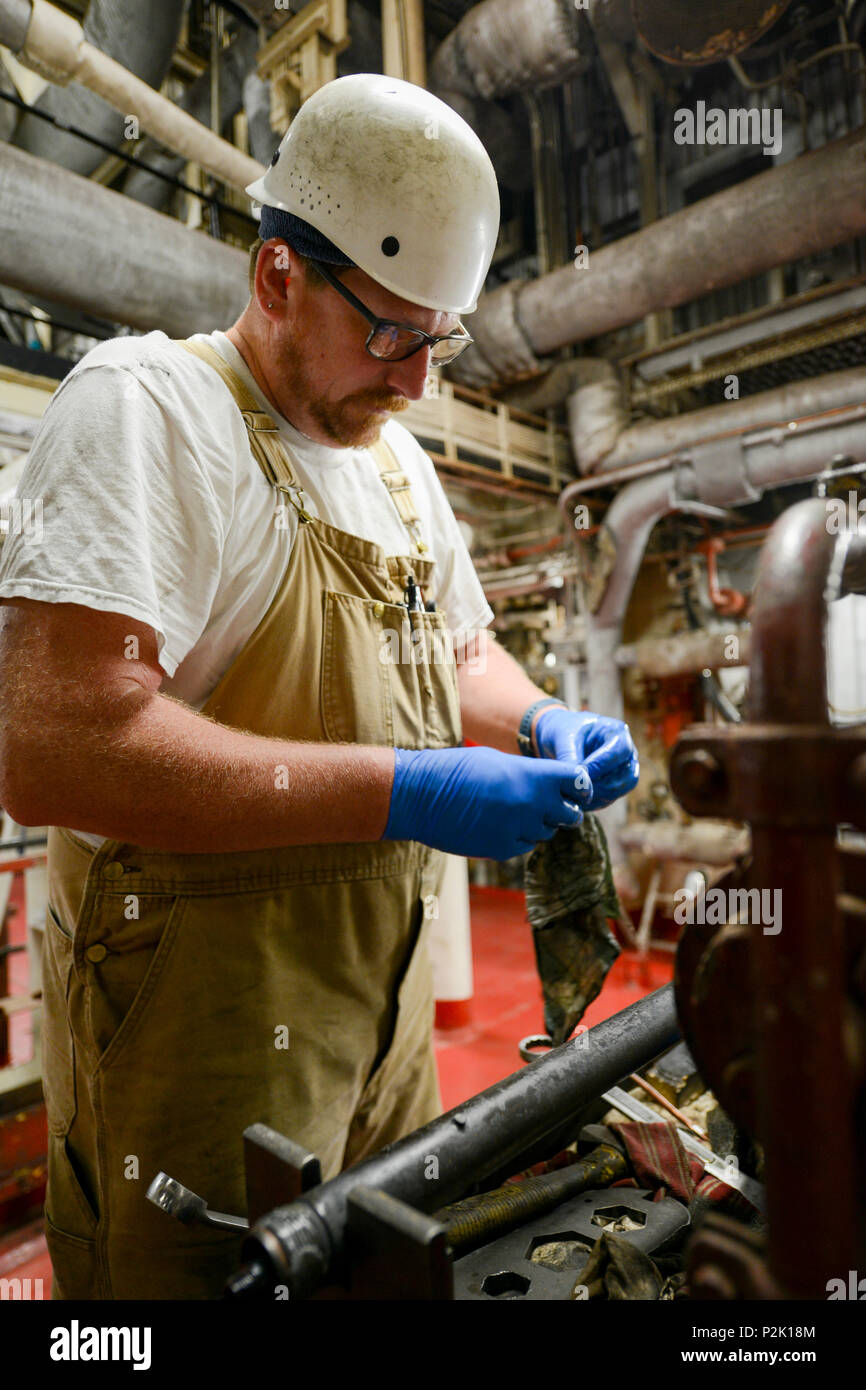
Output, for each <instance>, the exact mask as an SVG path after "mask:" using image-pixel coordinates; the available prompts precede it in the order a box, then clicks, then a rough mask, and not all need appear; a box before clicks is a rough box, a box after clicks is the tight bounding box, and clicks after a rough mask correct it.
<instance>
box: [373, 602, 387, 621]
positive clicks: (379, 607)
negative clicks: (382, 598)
mask: <svg viewBox="0 0 866 1390" xmlns="http://www.w3.org/2000/svg"><path fill="white" fill-rule="evenodd" d="M373 612H374V613H375V615H376V617H377V618H381V616H382V614H383V613H384V612H385V605H384V603H378V602H377V603H374V604H373Z"/></svg>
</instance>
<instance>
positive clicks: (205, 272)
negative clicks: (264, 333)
mask: <svg viewBox="0 0 866 1390" xmlns="http://www.w3.org/2000/svg"><path fill="white" fill-rule="evenodd" d="M44 227H49V228H57V229H58V234H59V231H60V230H61V229H62V246H61V248H60V251H58V241H57V238H56V237H55V236H39V235H36V234H35V232H34V229H37V230H38V229H39V228H44ZM99 247H110V248H111V254H110V255H108V254H106V255H102V256H99V257H97V258H96V259H97V260H98V271H99V273H98V274H95V273H94V266H95V264H96V261H95V259H94V257H95V249H96V248H99ZM247 265H248V257H247V254H246V252H245V251H240V250H238V249H236V248H235V247H232V246H228V245H226V244H225V243H224V242H221V241H216V240H214V239H212V238H205V237H204V236H203V234H202V233H201V232H195V231H191V230H190V229H189V228H187V227H185V226H184V225H183V224H182V223H180V222H177V221H176V220H175V219H174V218H172V217H166V216H164V215H163V214H162V213H158V212H153V211H152V210H151V209H150V208H146V207H142V206H141V204H140V203H135V202H133V201H132V199H130V198H125V197H124V196H123V194H122V193H115V192H113V190H111V189H109V188H103V187H102V185H101V184H98V183H94V182H93V181H92V180H90V179H84V178H82V177H81V175H80V174H70V173H68V172H67V170H65V169H61V168H60V167H59V166H58V165H56V164H49V163H48V162H47V161H46V160H44V159H36V158H34V156H33V155H30V154H25V153H24V151H23V150H17V149H14V148H13V147H12V146H11V145H0V283H2V284H5V285H10V286H12V288H14V289H18V290H22V291H23V292H25V293H30V294H39V295H44V296H46V297H47V298H49V299H53V300H57V301H58V302H59V303H61V304H67V305H70V306H71V307H73V308H76V309H82V310H85V311H86V312H88V313H89V314H91V315H95V316H97V317H102V318H105V319H108V320H109V321H111V322H115V323H122V324H128V325H129V326H130V327H131V328H138V329H141V330H142V331H144V332H147V331H149V330H150V329H153V328H159V329H162V330H163V331H164V332H165V333H168V334H170V335H172V336H175V337H184V336H186V335H187V334H189V333H208V332H212V331H213V330H214V329H215V328H224V327H225V326H226V324H230V323H233V322H234V320H235V319H236V318H237V316H238V314H239V313H240V312H241V311H242V309H243V307H244V305H245V304H246V302H247V300H248V298H249V286H248V284H247Z"/></svg>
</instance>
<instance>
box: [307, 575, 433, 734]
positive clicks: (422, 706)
mask: <svg viewBox="0 0 866 1390" xmlns="http://www.w3.org/2000/svg"><path fill="white" fill-rule="evenodd" d="M324 603H325V612H324V633H323V638H322V679H321V701H322V722H323V725H324V728H325V730H326V732H327V735H328V738H329V739H331V740H332V742H335V743H369V744H386V745H387V744H390V745H391V746H396V747H398V748H448V747H452V746H453V745H454V742H455V739H454V736H453V732H452V730H457V731H458V734H457V737H458V738H459V729H460V701H459V696H458V691H457V678H456V667H455V664H454V659H453V651H452V649H451V646H450V642H451V635H450V632H449V630H448V627H447V625H446V619H445V614H444V613H442V612H434V613H426V612H413V613H409V612H407V610H406V607H405V605H403V604H398V603H385V602H383V601H381V600H374V599H371V598H362V597H359V596H357V595H354V594H343V593H337V592H335V591H334V590H326V591H325V595H324Z"/></svg>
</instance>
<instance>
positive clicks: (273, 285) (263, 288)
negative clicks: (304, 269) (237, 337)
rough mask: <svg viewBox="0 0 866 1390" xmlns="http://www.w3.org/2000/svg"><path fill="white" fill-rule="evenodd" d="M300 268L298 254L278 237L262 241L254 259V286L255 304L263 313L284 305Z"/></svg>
mask: <svg viewBox="0 0 866 1390" xmlns="http://www.w3.org/2000/svg"><path fill="white" fill-rule="evenodd" d="M300 267H301V262H300V260H299V258H298V255H297V253H296V252H295V251H293V250H292V248H291V246H289V245H288V244H287V242H285V241H283V239H282V238H281V237H271V238H270V240H269V241H266V242H265V243H264V245H263V246H262V248H261V250H260V251H259V256H258V260H257V261H256V289H255V297H256V300H257V302H258V306H259V308H260V309H261V310H262V312H263V313H264V314H267V315H268V316H271V315H272V314H278V313H280V312H281V311H282V309H284V308H285V303H286V299H287V297H288V296H289V295H290V294H291V293H292V285H293V282H294V281H295V280H296V278H297V277H298V275H299V271H300ZM269 306H271V307H269Z"/></svg>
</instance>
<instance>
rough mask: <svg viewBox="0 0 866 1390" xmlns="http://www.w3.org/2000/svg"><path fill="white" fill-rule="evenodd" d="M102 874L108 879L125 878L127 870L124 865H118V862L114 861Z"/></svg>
mask: <svg viewBox="0 0 866 1390" xmlns="http://www.w3.org/2000/svg"><path fill="white" fill-rule="evenodd" d="M102 872H103V873H104V874H105V877H106V878H123V875H124V874H125V873H126V870H125V869H124V867H123V865H122V864H118V863H117V860H113V861H112V863H111V864H106V866H105V868H104V869H103V871H102Z"/></svg>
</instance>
